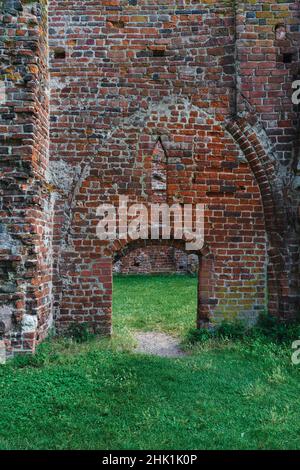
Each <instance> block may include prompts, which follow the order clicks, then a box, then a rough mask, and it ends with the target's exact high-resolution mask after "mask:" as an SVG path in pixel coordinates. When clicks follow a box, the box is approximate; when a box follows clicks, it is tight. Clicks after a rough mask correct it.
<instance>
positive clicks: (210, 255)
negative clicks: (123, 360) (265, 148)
mask: <svg viewBox="0 0 300 470" xmlns="http://www.w3.org/2000/svg"><path fill="white" fill-rule="evenodd" d="M235 21H236V16H235V8H234V5H233V2H210V1H206V2H197V4H193V3H192V2H188V1H186V2H184V1H181V2H166V1H163V0H161V1H158V2H157V1H155V2H154V1H150V0H148V1H143V2H140V1H134V2H132V1H103V2H101V4H99V2H96V1H90V2H78V1H76V2H75V1H71V0H69V1H64V2H61V1H59V2H58V1H54V0H53V1H52V2H51V4H50V28H49V32H50V46H51V47H50V50H51V52H50V59H51V61H50V63H51V88H52V100H51V159H52V169H53V177H54V178H55V179H56V181H57V184H58V185H59V188H60V194H61V197H60V200H59V201H58V202H57V205H56V219H55V245H56V250H57V263H56V267H55V268H56V275H55V284H56V297H55V308H56V316H57V325H58V327H59V328H64V327H66V326H67V325H68V324H69V323H71V322H72V321H89V322H90V323H91V324H92V325H94V326H95V328H96V329H98V330H100V331H102V332H103V331H110V323H111V300H112V299H111V297H112V278H111V271H112V259H113V255H114V253H115V252H117V251H118V250H120V249H122V248H123V246H118V244H116V245H115V246H113V247H111V249H110V250H107V249H106V248H107V247H105V245H104V244H103V242H101V241H100V240H99V239H98V238H97V236H96V226H97V223H98V221H99V219H98V218H97V216H96V211H97V207H98V205H99V204H100V203H101V202H112V201H113V202H117V199H118V195H119V194H125V195H127V196H128V197H129V199H130V202H144V203H150V202H157V201H160V202H162V201H165V202H168V203H169V204H171V203H173V202H179V203H181V204H184V203H197V202H199V203H205V204H207V213H206V221H207V223H206V243H207V247H206V248H205V250H204V251H203V252H202V261H201V267H200V274H199V276H200V278H199V279H200V286H201V288H200V297H199V319H198V320H199V325H200V324H203V322H209V321H218V320H221V319H223V318H225V317H226V318H227V317H229V318H237V317H240V318H248V319H253V318H255V317H256V316H257V315H258V313H259V312H260V311H262V310H263V309H264V308H265V306H266V299H265V296H266V279H265V274H266V272H265V271H266V232H265V227H264V214H263V203H262V199H261V192H260V187H259V184H258V182H257V181H256V178H255V176H254V174H253V171H252V168H251V166H250V165H249V162H248V161H247V158H246V157H245V155H244V154H243V151H242V149H241V148H240V145H239V143H236V142H235V140H234V138H233V137H232V136H231V135H230V133H229V132H228V131H227V130H226V124H227V120H230V118H231V116H232V115H233V114H234V113H235V112H236V87H235V84H236V68H235V55H236V27H235V26H236V24H235ZM157 146H161V147H162V149H160V150H158V149H157ZM161 151H162V152H164V153H165V158H162V160H161V163H160V164H159V168H158V166H157V163H156V157H157V154H158V153H161ZM163 166H164V169H165V171H166V181H165V183H164V182H163V178H162V174H161V172H162V171H164V170H163ZM154 167H155V168H154ZM153 168H154V170H155V171H153ZM62 172H64V174H66V175H67V177H66V178H62V177H61V174H62ZM155 173H156V174H158V176H159V178H160V180H161V183H160V184H158V183H157V180H156V181H153V178H155ZM159 191H160V193H159ZM125 244H126V243H125ZM55 258H56V256H55Z"/></svg>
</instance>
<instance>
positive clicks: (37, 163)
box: [0, 0, 53, 355]
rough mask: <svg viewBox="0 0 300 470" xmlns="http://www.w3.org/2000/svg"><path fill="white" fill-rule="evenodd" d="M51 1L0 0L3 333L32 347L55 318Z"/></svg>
mask: <svg viewBox="0 0 300 470" xmlns="http://www.w3.org/2000/svg"><path fill="white" fill-rule="evenodd" d="M47 56H48V47H47V10H46V2H45V1H42V0H41V1H32V2H28V1H26V2H21V1H16V0H4V1H2V2H0V60H1V75H0V80H1V84H2V87H3V89H4V91H5V94H4V97H3V99H2V103H1V114H0V139H1V143H0V172H1V175H0V217H1V220H0V328H1V331H0V339H1V340H2V341H3V340H4V341H5V345H6V350H7V354H8V355H10V354H14V353H15V352H18V351H20V352H26V351H33V350H34V348H35V345H36V343H37V342H38V341H40V340H41V339H43V338H44V337H45V336H46V334H47V331H48V330H49V328H50V326H51V319H52V268H51V266H52V253H51V246H52V232H51V225H52V206H53V202H52V198H51V194H50V191H49V185H48V184H47V181H46V172H47V170H48V163H49V152H48V147H49V133H48V122H49V119H48V101H49V93H48V69H47Z"/></svg>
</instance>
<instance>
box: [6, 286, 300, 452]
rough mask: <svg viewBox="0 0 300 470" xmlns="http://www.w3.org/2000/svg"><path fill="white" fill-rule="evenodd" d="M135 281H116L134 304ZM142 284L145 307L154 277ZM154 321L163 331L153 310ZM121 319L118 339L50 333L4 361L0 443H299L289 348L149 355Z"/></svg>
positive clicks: (227, 346) (295, 371)
mask: <svg viewBox="0 0 300 470" xmlns="http://www.w3.org/2000/svg"><path fill="white" fill-rule="evenodd" d="M171 280H172V282H173V281H174V282H175V279H172V278H170V279H169V280H167V279H166V282H167V283H168V282H169V281H171ZM132 281H133V279H129V278H128V285H127V287H126V282H125V281H124V279H117V282H115V294H118V293H119V294H120V295H122V296H123V295H124V294H125V293H126V296H128V298H127V297H126V299H127V300H126V303H127V302H128V305H136V302H137V299H136V300H135V301H133V302H132V303H131V302H130V298H129V290H131V289H133V286H131V284H134V282H132ZM136 282H137V283H140V284H139V285H140V287H143V285H144V288H143V289H142V296H143V295H145V296H146V298H147V299H148V300H147V303H146V305H147V304H148V302H149V299H150V300H151V297H149V295H148V294H149V286H148V281H144V284H143V282H142V278H140V279H138V280H136ZM183 282H184V281H183V279H178V285H177V294H176V296H179V295H182V297H185V293H184V292H182V294H180V292H181V289H183V284H181V283H183ZM192 282H193V281H192ZM151 283H153V284H152V285H153V286H157V285H159V281H158V280H157V279H151ZM156 283H158V284H156ZM175 284H176V282H175ZM184 289H185V288H184ZM150 290H151V289H150ZM133 291H134V289H133ZM133 291H132V292H133ZM175 291H176V290H175ZM135 292H136V293H138V291H135ZM139 295H141V293H140V292H139ZM170 298H172V296H170ZM119 302H120V305H121V306H122V302H121V301H120V300H119V299H118V300H115V307H116V304H117V305H118V303H119ZM148 305H149V304H148ZM165 305H166V304H165ZM175 305H176V302H175ZM149 307H150V305H149ZM136 308H137V307H136ZM126 310H127V309H125V311H124V314H126ZM167 310H168V309H167ZM147 311H148V312H150V309H149V310H148V309H147ZM184 311H185V310H184ZM179 312H180V310H179ZM140 313H142V312H141V311H140ZM121 315H122V310H121V309H120V310H119V314H118V313H117V312H116V318H115V321H116V322H117V318H118V316H119V318H120V316H121ZM169 315H171V316H170V317H168V315H167V312H166V316H165V317H163V318H165V319H166V320H167V318H172V315H175V313H174V312H173V313H172V312H171V313H170V312H169ZM140 317H141V318H140V319H137V320H135V319H134V318H133V317H132V311H131V312H128V313H127V314H126V318H127V321H128V322H129V327H130V328H135V327H137V328H141V327H142V328H144V327H145V328H147V327H149V326H147V325H149V324H147V325H146V323H147V322H145V321H144V318H143V317H142V315H140ZM175 317H176V316H175ZM147 318H149V320H151V327H152V326H154V327H155V328H158V329H162V330H163V329H164V326H163V322H162V321H161V319H160V315H159V314H157V313H156V311H155V309H154V310H153V313H152V314H151V315H149V317H147ZM173 318H174V317H173ZM176 318H177V317H176ZM187 318H188V315H187V316H186V317H185V320H182V323H181V321H180V319H178V322H179V323H178V324H179V325H181V326H180V328H182V332H183V331H184V330H185V328H186V326H185V325H186V324H187V323H189V322H187V323H185V322H186V320H187ZM190 318H192V317H190ZM142 320H143V321H142ZM122 321H123V324H126V328H127V327H128V324H127V322H125V318H124V319H123V318H122ZM121 323H122V322H121V321H119V325H116V327H115V329H116V335H115V336H114V338H113V339H112V340H111V341H110V340H107V339H101V340H100V339H99V338H94V339H93V340H90V341H87V342H85V343H82V344H78V343H76V342H74V341H71V340H70V339H59V340H58V339H56V340H55V339H53V340H51V341H50V340H49V341H47V342H45V343H44V344H42V345H41V347H40V348H39V352H38V354H37V355H36V356H34V357H25V358H24V357H20V358H16V359H15V360H13V361H12V362H11V363H8V364H7V365H6V366H3V367H1V368H0V390H1V406H0V422H1V426H0V449H104V450H110V449H111V450H115V449H122V450H124V449H146V450H148V449H166V450H168V449H300V408H299V372H300V368H299V367H300V366H298V367H297V366H292V364H291V359H290V356H291V349H290V346H289V345H287V346H284V345H281V346H279V345H277V344H275V343H273V342H272V341H271V340H269V339H267V338H259V337H257V338H247V340H244V341H232V340H225V339H223V340H222V339H220V338H218V339H216V338H211V339H208V340H207V341H204V342H201V341H200V342H195V343H194V344H193V345H190V346H189V348H188V349H189V354H188V355H187V356H185V357H181V358H177V359H168V358H160V357H151V356H143V355H136V354H133V353H132V350H131V349H132V342H131V340H130V337H129V335H128V334H127V330H126V328H123V327H122V324H121ZM165 324H166V323H165ZM167 329H168V331H169V330H170V327H169V325H168V328H167ZM295 339H296V338H295Z"/></svg>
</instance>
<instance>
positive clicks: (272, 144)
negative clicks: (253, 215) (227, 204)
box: [229, 0, 300, 315]
mask: <svg viewBox="0 0 300 470" xmlns="http://www.w3.org/2000/svg"><path fill="white" fill-rule="evenodd" d="M236 39H237V49H236V57H237V84H238V87H237V117H238V118H237V119H236V120H235V123H234V125H233V126H232V125H231V126H229V130H230V131H231V132H232V133H233V135H235V138H236V139H237V140H238V141H239V142H240V143H241V145H243V146H244V150H245V149H246V151H247V152H248V153H249V155H250V154H251V152H256V148H257V145H259V143H261V144H262V146H263V150H259V153H258V155H259V156H261V158H260V161H258V160H255V157H254V156H253V160H252V161H253V163H252V168H253V169H254V170H255V169H256V170H255V171H256V172H257V175H258V176H257V179H258V181H260V187H261V188H263V190H262V195H263V203H264V213H265V221H266V229H267V233H268V245H269V249H268V253H269V260H270V264H269V267H268V269H269V271H268V276H269V292H270V303H271V304H272V305H273V307H274V305H275V307H274V310H275V311H276V310H279V311H282V312H285V314H286V315H295V314H299V313H300V296H299V293H300V264H299V263H300V261H299V247H300V227H299V224H300V182H299V181H300V180H299V176H298V175H299V171H300V164H299V106H293V104H292V93H293V89H292V83H293V81H294V80H297V79H299V74H300V63H299V48H300V3H299V1H298V0H295V1H287V2H284V1H280V2H272V1H270V0H266V1H259V2H237V3H236ZM247 147H248V148H247ZM263 152H264V153H265V156H263ZM259 178H260V180H259ZM276 273H277V274H276ZM278 293H280V304H279V305H278V304H276V300H275V297H276V294H278ZM272 298H273V300H272ZM273 307H272V308H273Z"/></svg>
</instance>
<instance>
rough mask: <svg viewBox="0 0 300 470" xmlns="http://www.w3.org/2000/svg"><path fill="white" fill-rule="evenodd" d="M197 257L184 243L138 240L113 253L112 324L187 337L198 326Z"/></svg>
mask: <svg viewBox="0 0 300 470" xmlns="http://www.w3.org/2000/svg"><path fill="white" fill-rule="evenodd" d="M199 256H200V255H199V253H190V252H187V251H186V250H185V249H184V245H183V244H181V243H177V244H176V243H174V242H172V241H170V242H168V243H166V241H164V240H160V241H156V243H153V241H152V242H151V241H147V242H146V241H139V242H133V243H130V244H129V245H127V246H126V247H125V248H124V249H123V250H121V251H118V252H116V253H115V255H114V263H113V272H114V275H113V309H112V310H113V311H112V324H113V328H114V330H117V331H118V332H119V331H120V330H122V329H123V330H124V329H133V330H143V331H161V332H168V333H173V334H180V335H183V334H184V333H186V332H187V331H188V330H189V329H191V328H195V327H196V325H197V312H198V291H199V286H198V283H199Z"/></svg>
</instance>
